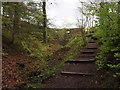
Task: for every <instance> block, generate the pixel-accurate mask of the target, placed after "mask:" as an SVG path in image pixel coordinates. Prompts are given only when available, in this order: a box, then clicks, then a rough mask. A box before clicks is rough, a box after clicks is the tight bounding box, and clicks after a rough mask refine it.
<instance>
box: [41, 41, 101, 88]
mask: <svg viewBox="0 0 120 90" xmlns="http://www.w3.org/2000/svg"><path fill="white" fill-rule="evenodd" d="M97 48H98V47H97V44H96V41H95V40H94V39H91V40H90V41H89V42H88V44H87V46H86V47H84V48H83V49H82V50H81V51H80V54H79V55H78V56H77V57H76V58H75V59H74V60H69V61H67V62H65V65H64V66H63V68H61V69H60V70H59V71H58V72H57V73H56V75H55V76H54V77H52V78H50V79H49V80H47V81H45V82H44V85H43V86H44V88H98V87H99V86H100V85H99V84H98V82H97V79H96V75H97V67H96V64H95V56H96V53H97Z"/></svg>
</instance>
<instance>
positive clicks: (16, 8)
mask: <svg viewBox="0 0 120 90" xmlns="http://www.w3.org/2000/svg"><path fill="white" fill-rule="evenodd" d="M19 22H20V17H19V3H14V18H13V32H12V40H11V42H12V43H14V39H15V34H17V32H19Z"/></svg>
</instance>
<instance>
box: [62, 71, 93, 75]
mask: <svg viewBox="0 0 120 90" xmlns="http://www.w3.org/2000/svg"><path fill="white" fill-rule="evenodd" d="M61 74H65V75H83V76H92V75H95V74H94V73H81V72H67V71H61Z"/></svg>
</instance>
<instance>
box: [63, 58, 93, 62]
mask: <svg viewBox="0 0 120 90" xmlns="http://www.w3.org/2000/svg"><path fill="white" fill-rule="evenodd" d="M94 61H95V59H89V60H69V61H66V62H65V63H81V62H94Z"/></svg>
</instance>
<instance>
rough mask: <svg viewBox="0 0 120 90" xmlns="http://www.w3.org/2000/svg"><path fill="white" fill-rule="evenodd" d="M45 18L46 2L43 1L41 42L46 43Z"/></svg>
mask: <svg viewBox="0 0 120 90" xmlns="http://www.w3.org/2000/svg"><path fill="white" fill-rule="evenodd" d="M46 21H47V17H46V1H43V28H44V30H43V42H44V43H46V42H47V33H46V28H47V24H46Z"/></svg>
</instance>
